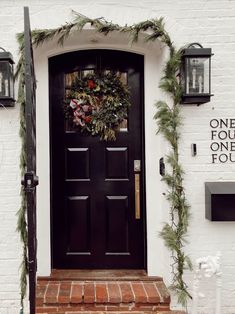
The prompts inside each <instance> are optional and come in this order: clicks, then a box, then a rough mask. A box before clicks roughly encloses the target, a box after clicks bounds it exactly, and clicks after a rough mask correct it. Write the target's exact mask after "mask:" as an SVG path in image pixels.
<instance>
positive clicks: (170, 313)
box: [44, 311, 186, 314]
mask: <svg viewBox="0 0 235 314" xmlns="http://www.w3.org/2000/svg"><path fill="white" fill-rule="evenodd" d="M130 313H131V314H186V313H185V312H183V311H167V312H165V311H164V312H162V311H161V312H152V311H151V312H146V311H144V312H143V311H141V312H139V311H138V312H134V311H133V312H126V311H125V312H123V311H118V312H116V311H115V312H113V311H105V312H103V311H101V312H100V311H96V312H90V311H80V312H61V311H59V312H47V313H44V314H130Z"/></svg>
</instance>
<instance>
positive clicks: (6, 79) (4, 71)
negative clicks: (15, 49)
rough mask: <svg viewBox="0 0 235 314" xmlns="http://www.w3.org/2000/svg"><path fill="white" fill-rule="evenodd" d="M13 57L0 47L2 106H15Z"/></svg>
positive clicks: (0, 102)
mask: <svg viewBox="0 0 235 314" xmlns="http://www.w3.org/2000/svg"><path fill="white" fill-rule="evenodd" d="M13 64H14V61H13V57H12V54H11V53H10V52H7V51H6V50H5V49H3V48H1V47H0V106H3V107H9V106H14V104H15V99H14V75H13Z"/></svg>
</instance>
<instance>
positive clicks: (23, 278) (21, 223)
mask: <svg viewBox="0 0 235 314" xmlns="http://www.w3.org/2000/svg"><path fill="white" fill-rule="evenodd" d="M21 52H22V56H21V62H22V65H21V66H20V68H19V69H17V71H16V74H15V78H16V79H17V78H18V81H19V88H18V99H17V102H18V103H19V104H20V132H19V135H20V138H21V142H22V146H21V155H20V169H21V178H23V176H24V174H25V172H26V121H25V91H24V89H25V79H24V62H23V61H24V57H23V50H21ZM18 67H19V63H18ZM26 209H27V201H26V193H25V191H24V188H23V187H21V207H20V209H19V210H18V212H17V216H18V219H17V228H16V229H17V231H18V232H19V233H20V239H21V242H22V244H23V258H22V262H21V265H20V268H21V275H20V291H21V293H20V304H21V311H20V314H23V309H24V299H25V296H26V289H27V274H28V232H27V222H26V216H27V215H26Z"/></svg>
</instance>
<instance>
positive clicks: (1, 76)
mask: <svg viewBox="0 0 235 314" xmlns="http://www.w3.org/2000/svg"><path fill="white" fill-rule="evenodd" d="M9 73H10V72H9V63H8V61H0V97H9V96H10V95H9Z"/></svg>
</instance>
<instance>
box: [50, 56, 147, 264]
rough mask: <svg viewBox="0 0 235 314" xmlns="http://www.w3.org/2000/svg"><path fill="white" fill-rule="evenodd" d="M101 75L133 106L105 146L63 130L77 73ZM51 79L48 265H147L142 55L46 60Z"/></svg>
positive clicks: (96, 140) (70, 129)
mask: <svg viewBox="0 0 235 314" xmlns="http://www.w3.org/2000/svg"><path fill="white" fill-rule="evenodd" d="M107 70H112V71H118V73H119V75H120V77H121V80H122V81H123V82H124V84H127V85H128V87H129V89H130V93H131V107H130V110H129V113H128V119H127V120H126V121H124V122H123V123H122V124H121V125H120V128H119V131H118V132H117V139H116V141H108V142H105V141H100V139H99V137H94V136H91V135H85V134H84V133H81V132H79V131H77V130H75V129H73V128H72V127H71V126H70V125H68V122H66V120H65V118H64V111H63V99H64V98H65V94H66V92H67V90H68V89H69V86H70V83H71V81H72V80H73V78H74V77H75V76H76V75H84V74H86V73H87V72H89V71H91V72H93V71H95V72H96V71H107ZM49 74H50V123H51V192H52V199H51V205H52V222H53V225H52V258H53V259H52V267H53V268H97V269H98V268H103V269H105V268H113V269H115V268H133V269H134V268H145V210H144V152H143V147H144V143H143V56H140V55H137V54H132V53H127V52H120V51H111V50H89V51H79V52H72V53H67V54H63V55H60V56H56V57H52V58H50V59H49ZM135 160H136V161H137V164H136V162H135V165H137V166H138V161H139V160H140V161H141V168H142V169H141V171H140V172H135V171H134V161H135ZM138 181H139V186H138ZM138 199H139V201H138ZM138 204H139V206H138Z"/></svg>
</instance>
